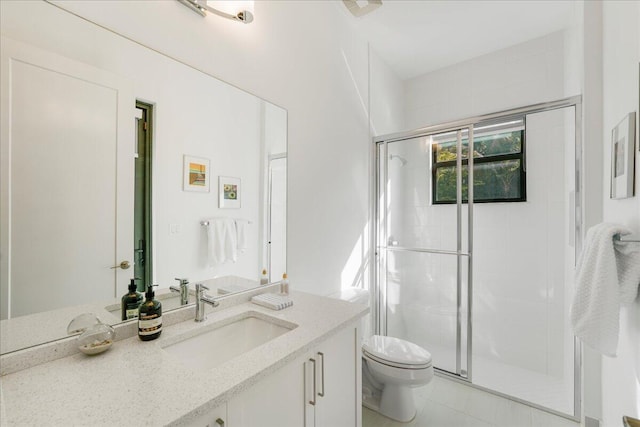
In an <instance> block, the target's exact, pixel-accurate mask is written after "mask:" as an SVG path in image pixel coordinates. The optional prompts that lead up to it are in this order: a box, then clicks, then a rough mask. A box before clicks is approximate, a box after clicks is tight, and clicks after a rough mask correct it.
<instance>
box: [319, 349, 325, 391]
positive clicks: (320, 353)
mask: <svg viewBox="0 0 640 427" xmlns="http://www.w3.org/2000/svg"><path fill="white" fill-rule="evenodd" d="M318 356H319V357H321V360H322V368H321V369H320V378H322V392H321V393H318V396H320V397H324V353H322V352H318Z"/></svg>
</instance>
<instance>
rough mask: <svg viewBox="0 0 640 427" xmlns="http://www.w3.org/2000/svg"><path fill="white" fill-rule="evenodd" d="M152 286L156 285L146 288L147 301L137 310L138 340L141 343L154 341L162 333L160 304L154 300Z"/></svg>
mask: <svg viewBox="0 0 640 427" xmlns="http://www.w3.org/2000/svg"><path fill="white" fill-rule="evenodd" d="M154 286H158V285H148V286H147V292H146V293H145V297H146V298H147V299H146V300H145V301H144V302H143V303H142V305H140V309H139V310H138V338H140V339H141V340H142V341H151V340H155V339H156V338H158V337H159V336H160V333H161V332H162V304H160V301H157V300H155V299H154V297H155V293H154V292H153V287H154Z"/></svg>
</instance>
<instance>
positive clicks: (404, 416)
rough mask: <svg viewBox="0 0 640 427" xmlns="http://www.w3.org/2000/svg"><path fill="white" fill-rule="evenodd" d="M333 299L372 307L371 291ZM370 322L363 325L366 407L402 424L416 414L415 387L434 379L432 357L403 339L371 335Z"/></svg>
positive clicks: (346, 292)
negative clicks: (413, 391) (413, 388)
mask: <svg viewBox="0 0 640 427" xmlns="http://www.w3.org/2000/svg"><path fill="white" fill-rule="evenodd" d="M331 297H333V298H338V299H342V300H345V301H350V302H355V303H360V304H366V305H369V300H370V295H369V291H368V290H365V289H356V288H348V289H343V290H341V291H340V292H338V293H337V294H333V295H331ZM369 324H370V319H369V315H367V319H366V320H363V322H362V336H363V337H364V340H363V344H362V404H363V405H364V406H366V407H367V408H369V409H372V410H374V411H376V412H379V413H381V414H382V415H384V416H386V417H388V418H391V419H394V420H397V421H402V422H407V421H411V419H413V417H414V416H415V415H416V407H415V402H414V401H413V393H412V392H411V388H412V387H419V386H422V385H425V384H427V383H428V382H429V381H431V379H432V378H433V365H432V362H431V354H430V353H429V352H428V351H427V350H425V349H423V348H422V347H420V346H418V345H416V344H414V343H411V342H408V341H405V340H401V339H399V338H393V337H385V336H380V335H373V336H369V334H370V327H369Z"/></svg>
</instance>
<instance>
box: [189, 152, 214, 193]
mask: <svg viewBox="0 0 640 427" xmlns="http://www.w3.org/2000/svg"><path fill="white" fill-rule="evenodd" d="M209 175H211V171H210V170H209V159H205V158H202V157H193V156H187V155H185V156H184V169H183V179H182V189H183V190H184V191H199V192H201V193H208V192H209Z"/></svg>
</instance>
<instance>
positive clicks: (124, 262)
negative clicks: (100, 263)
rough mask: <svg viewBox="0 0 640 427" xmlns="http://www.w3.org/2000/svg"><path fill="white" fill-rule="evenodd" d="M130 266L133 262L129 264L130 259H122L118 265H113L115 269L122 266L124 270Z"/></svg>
mask: <svg viewBox="0 0 640 427" xmlns="http://www.w3.org/2000/svg"><path fill="white" fill-rule="evenodd" d="M129 267H131V264H129V261H122V262H121V263H120V264H118V265H114V266H113V267H111V268H112V269H113V268H121V269H123V270H126V269H128V268H129Z"/></svg>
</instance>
